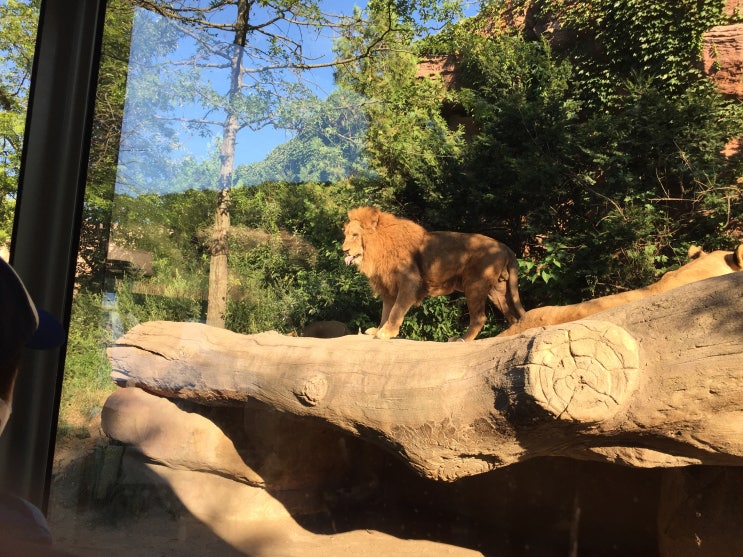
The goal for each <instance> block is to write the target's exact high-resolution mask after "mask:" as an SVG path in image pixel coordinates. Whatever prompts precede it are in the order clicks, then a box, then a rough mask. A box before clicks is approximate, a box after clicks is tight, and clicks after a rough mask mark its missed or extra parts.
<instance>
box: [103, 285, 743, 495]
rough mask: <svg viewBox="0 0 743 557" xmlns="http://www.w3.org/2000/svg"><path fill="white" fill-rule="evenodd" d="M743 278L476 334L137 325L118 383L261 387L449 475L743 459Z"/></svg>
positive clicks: (163, 387)
mask: <svg viewBox="0 0 743 557" xmlns="http://www.w3.org/2000/svg"><path fill="white" fill-rule="evenodd" d="M742 293H743V273H733V274H730V275H726V276H723V277H718V278H712V279H708V280H704V281H700V282H696V283H693V284H689V285H686V286H683V287H681V288H677V289H674V290H671V291H668V292H666V293H663V294H660V295H658V296H652V297H649V298H645V299H643V300H639V301H636V302H631V303H628V304H624V305H622V306H618V307H616V308H613V309H611V310H608V311H606V312H602V313H600V314H596V315H594V316H592V317H591V318H590V319H584V320H579V321H575V322H572V323H565V324H561V325H556V326H552V327H546V328H538V329H531V330H528V331H525V332H524V333H522V334H521V335H518V336H514V337H506V338H492V339H484V340H479V341H475V342H472V343H433V342H416V341H409V340H402V339H393V340H377V339H372V338H369V337H366V336H346V337H341V338H334V339H327V340H326V339H313V338H296V337H287V336H283V335H280V334H278V333H262V334H258V335H240V334H236V333H232V332H230V331H226V330H222V329H217V328H212V327H208V326H206V325H201V324H197V323H173V322H150V323H143V324H141V325H138V326H137V327H135V328H133V329H132V330H131V331H129V332H128V333H127V334H126V335H125V336H123V337H121V338H120V339H119V340H118V341H117V343H116V344H115V345H114V346H112V347H111V348H109V352H108V355H109V359H110V361H111V363H112V367H113V371H112V378H113V379H114V381H115V382H116V383H117V384H119V385H120V386H122V387H126V386H136V387H140V388H142V389H144V390H147V391H149V392H151V393H155V394H159V395H162V396H166V397H170V398H185V399H192V400H194V401H196V402H199V403H202V404H241V403H243V402H244V401H246V400H248V399H250V398H254V399H257V400H260V401H262V402H264V403H266V404H269V405H271V406H272V407H274V408H276V409H279V410H281V411H286V412H291V413H294V414H296V415H300V416H314V417H317V418H320V419H323V420H325V421H327V422H330V423H332V424H335V425H336V426H338V427H341V428H343V429H344V430H347V431H350V432H352V433H354V434H356V435H359V436H362V437H364V438H366V439H369V440H371V441H373V442H376V443H378V444H379V445H381V446H382V447H384V448H386V449H387V450H389V451H391V452H393V453H395V454H397V455H399V456H400V457H401V458H402V459H404V460H405V461H407V462H408V463H409V464H410V465H411V466H412V467H413V468H414V469H416V470H417V471H418V472H419V473H420V474H421V475H424V476H426V477H430V478H434V479H440V480H447V481H451V480H455V479H457V478H460V477H463V476H468V475H473V474H478V473H483V472H487V471H490V470H492V469H494V468H498V467H502V466H506V465H509V464H512V463H514V462H518V461H521V460H525V459H528V458H533V457H538V456H547V455H551V456H565V457H571V458H577V459H587V460H600V461H610V462H616V463H621V464H626V465H630V466H637V467H657V466H683V465H690V464H708V465H734V466H739V465H743V402H742V401H743V362H742V358H741V355H742V354H743V299H742V297H741V294H742Z"/></svg>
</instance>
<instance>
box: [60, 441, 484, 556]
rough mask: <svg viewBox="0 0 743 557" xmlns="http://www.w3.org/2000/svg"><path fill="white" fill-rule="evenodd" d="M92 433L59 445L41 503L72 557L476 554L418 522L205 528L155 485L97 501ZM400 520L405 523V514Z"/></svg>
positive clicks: (279, 522) (280, 521)
mask: <svg viewBox="0 0 743 557" xmlns="http://www.w3.org/2000/svg"><path fill="white" fill-rule="evenodd" d="M91 432H92V433H93V434H92V435H91V436H90V437H87V438H74V437H69V438H65V439H62V440H61V441H60V442H59V443H58V445H57V447H56V450H55V465H54V472H53V478H52V487H51V492H50V500H49V509H48V518H49V523H50V526H51V529H52V533H53V535H54V538H55V544H56V546H57V547H59V548H61V549H64V550H67V551H69V552H71V553H73V554H74V555H78V556H79V557H129V556H132V557H134V556H136V557H149V556H152V557H192V556H193V557H202V556H225V557H227V556H232V555H252V556H266V557H283V556H286V557H293V556H298V557H299V556H301V557H314V556H316V557H336V556H337V557H341V556H343V557H345V556H348V555H353V556H355V557H371V556H386V555H389V556H401V557H405V556H410V557H419V556H423V555H426V556H428V555H431V556H438V555H441V556H452V557H459V556H462V557H468V556H477V555H483V553H481V552H480V551H476V550H473V549H468V548H464V547H459V546H457V545H454V544H448V543H442V542H440V541H432V540H430V539H422V538H424V537H425V536H421V532H423V530H424V529H425V523H424V522H421V523H420V524H418V526H417V527H416V528H415V530H417V531H416V532H413V531H410V532H409V533H410V537H409V538H408V537H407V536H405V535H404V532H403V535H402V536H401V535H400V533H399V532H396V534H398V535H391V534H389V533H384V532H382V531H378V530H374V529H367V528H361V529H355V530H347V531H341V532H321V533H318V531H317V529H310V528H305V527H303V526H302V525H300V524H299V523H298V522H297V521H296V520H294V519H293V518H291V517H286V518H277V519H272V520H261V521H254V522H250V523H247V524H246V523H245V522H244V521H243V522H235V523H233V524H230V523H229V521H221V522H220V521H217V524H218V525H219V526H218V528H210V527H209V526H207V524H206V523H205V522H204V521H202V520H199V519H198V518H196V517H195V516H194V515H193V514H192V513H190V512H189V511H188V509H187V508H185V507H184V506H182V505H180V504H179V502H178V501H174V500H172V493H171V494H166V493H163V492H162V490H161V489H159V488H158V487H157V486H153V487H152V489H151V490H148V489H144V490H142V489H140V490H139V492H138V493H137V494H136V495H134V496H130V497H128V498H127V497H113V498H110V499H107V500H102V501H101V500H96V494H95V489H96V486H95V482H96V480H95V479H92V478H93V477H94V472H93V470H94V468H95V467H96V463H95V460H96V445H100V444H102V443H105V441H104V440H103V439H102V438H101V437H99V435H98V432H96V431H95V428H91ZM91 484H92V485H91ZM266 497H270V496H268V495H266ZM394 521H395V517H394V516H389V517H388V520H387V521H384V520H383V521H381V522H379V523H381V524H384V523H385V522H386V523H387V524H389V525H390V529H391V530H395V529H396V528H395V526H394V525H393V524H392V523H393V522H394ZM406 524H410V523H409V521H408V520H407V519H406ZM215 530H219V531H215ZM312 530H314V531H312ZM429 537H430V536H429Z"/></svg>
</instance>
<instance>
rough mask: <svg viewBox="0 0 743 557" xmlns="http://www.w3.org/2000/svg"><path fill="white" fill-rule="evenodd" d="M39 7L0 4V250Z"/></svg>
mask: <svg viewBox="0 0 743 557" xmlns="http://www.w3.org/2000/svg"><path fill="white" fill-rule="evenodd" d="M40 3H41V2H40V1H39V0H27V1H19V0H6V1H4V2H2V3H0V246H2V245H7V244H8V243H9V242H10V235H11V231H12V230H13V216H14V214H15V198H16V190H17V188H18V174H19V172H20V167H21V148H22V146H23V133H24V129H25V123H26V104H27V102H28V90H29V86H30V79H31V66H32V63H33V55H34V41H35V39H36V24H37V19H38V15H39V5H40Z"/></svg>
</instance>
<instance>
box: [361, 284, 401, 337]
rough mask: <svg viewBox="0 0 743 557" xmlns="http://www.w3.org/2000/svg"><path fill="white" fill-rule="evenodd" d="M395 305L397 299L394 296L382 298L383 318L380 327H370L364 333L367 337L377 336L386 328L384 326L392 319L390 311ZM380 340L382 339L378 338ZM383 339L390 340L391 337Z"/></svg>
mask: <svg viewBox="0 0 743 557" xmlns="http://www.w3.org/2000/svg"><path fill="white" fill-rule="evenodd" d="M394 304H395V298H394V297H393V296H384V295H383V296H382V318H381V319H380V320H379V327H369V328H368V329H367V330H366V331H364V334H365V335H374V336H376V335H377V332H378V331H379V330H380V329H381V328H382V327H384V325H385V324H386V323H387V320H388V319H389V317H390V311H392V306H393V305H394ZM378 338H380V337H378ZM382 338H389V337H382Z"/></svg>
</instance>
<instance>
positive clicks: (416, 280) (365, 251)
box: [343, 207, 524, 341]
mask: <svg viewBox="0 0 743 557" xmlns="http://www.w3.org/2000/svg"><path fill="white" fill-rule="evenodd" d="M343 231H344V234H345V239H344V241H343V252H344V254H345V255H346V264H347V265H350V264H351V263H354V264H356V265H358V267H359V270H360V271H361V272H362V273H364V274H365V275H366V276H367V278H368V279H369V283H370V284H371V287H372V290H373V291H374V293H375V294H377V295H378V296H380V297H381V298H382V318H381V320H380V323H379V327H376V328H372V329H369V330H368V331H366V333H367V334H373V335H374V336H376V337H377V338H392V337H396V336H397V335H398V333H399V332H400V325H402V321H403V318H404V317H405V314H406V313H407V312H408V310H409V309H410V308H411V307H412V306H413V305H420V303H421V302H422V301H423V299H424V298H426V297H428V296H441V295H446V294H451V293H452V292H455V291H457V292H464V295H465V297H466V298H467V308H468V310H469V313H470V324H469V327H468V328H467V331H466V333H465V335H464V336H463V337H462V339H463V340H466V341H469V340H473V339H474V338H475V337H476V336H477V334H478V333H479V332H480V330H481V329H482V327H483V325H484V324H485V319H486V318H485V306H486V304H487V299H488V298H489V299H490V300H491V301H492V302H493V303H494V304H495V305H496V306H497V307H498V309H499V310H500V311H501V312H502V313H503V315H504V316H505V317H506V319H507V320H508V322H509V323H515V322H516V321H517V320H518V319H519V318H520V317H521V316H522V315H523V314H524V308H523V306H522V305H521V300H520V298H519V292H518V266H517V263H516V255H515V254H514V253H513V251H511V249H510V248H508V246H506V245H504V244H502V243H500V242H498V241H496V240H493V239H492V238H488V237H487V236H483V235H481V234H464V233H460V232H429V231H427V230H426V229H425V228H423V227H422V226H420V225H418V224H416V223H414V222H412V221H410V220H407V219H402V218H399V217H396V216H394V215H392V214H390V213H386V212H383V211H381V210H379V209H377V208H375V207H358V208H356V209H352V210H351V211H349V212H348V222H347V223H346V224H345V226H344V229H343Z"/></svg>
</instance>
